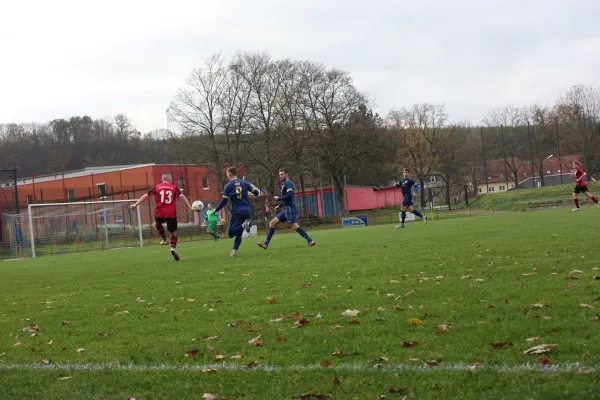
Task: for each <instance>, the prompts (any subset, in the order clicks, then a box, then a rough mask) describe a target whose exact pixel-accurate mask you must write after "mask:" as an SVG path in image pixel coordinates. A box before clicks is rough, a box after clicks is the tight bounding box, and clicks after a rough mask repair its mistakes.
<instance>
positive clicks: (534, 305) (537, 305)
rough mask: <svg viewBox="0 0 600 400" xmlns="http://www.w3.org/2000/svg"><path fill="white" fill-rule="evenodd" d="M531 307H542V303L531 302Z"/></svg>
mask: <svg viewBox="0 0 600 400" xmlns="http://www.w3.org/2000/svg"><path fill="white" fill-rule="evenodd" d="M531 307H533V308H544V305H543V304H540V303H537V304H532V305H531Z"/></svg>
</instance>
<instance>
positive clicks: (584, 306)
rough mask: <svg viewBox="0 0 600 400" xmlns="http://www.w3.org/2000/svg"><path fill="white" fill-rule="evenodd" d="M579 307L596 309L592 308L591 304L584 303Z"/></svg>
mask: <svg viewBox="0 0 600 400" xmlns="http://www.w3.org/2000/svg"><path fill="white" fill-rule="evenodd" d="M579 307H581V308H594V307H592V306H591V305H589V304H583V303H582V304H580V305H579Z"/></svg>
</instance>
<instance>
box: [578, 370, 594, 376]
mask: <svg viewBox="0 0 600 400" xmlns="http://www.w3.org/2000/svg"><path fill="white" fill-rule="evenodd" d="M592 372H594V370H593V369H592V368H579V369H578V370H577V373H578V374H583V375H587V374H591V373H592Z"/></svg>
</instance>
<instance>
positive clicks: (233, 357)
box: [229, 354, 242, 360]
mask: <svg viewBox="0 0 600 400" xmlns="http://www.w3.org/2000/svg"><path fill="white" fill-rule="evenodd" d="M229 358H232V359H234V360H241V358H242V355H241V354H236V355H234V356H231V357H229Z"/></svg>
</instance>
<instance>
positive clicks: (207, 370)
mask: <svg viewBox="0 0 600 400" xmlns="http://www.w3.org/2000/svg"><path fill="white" fill-rule="evenodd" d="M200 372H202V373H204V374H216V373H217V370H216V369H203V370H201V371H200Z"/></svg>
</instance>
